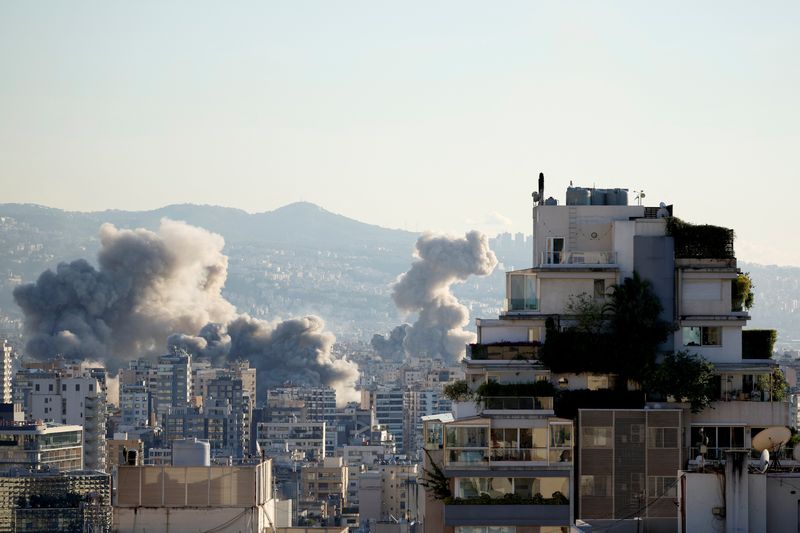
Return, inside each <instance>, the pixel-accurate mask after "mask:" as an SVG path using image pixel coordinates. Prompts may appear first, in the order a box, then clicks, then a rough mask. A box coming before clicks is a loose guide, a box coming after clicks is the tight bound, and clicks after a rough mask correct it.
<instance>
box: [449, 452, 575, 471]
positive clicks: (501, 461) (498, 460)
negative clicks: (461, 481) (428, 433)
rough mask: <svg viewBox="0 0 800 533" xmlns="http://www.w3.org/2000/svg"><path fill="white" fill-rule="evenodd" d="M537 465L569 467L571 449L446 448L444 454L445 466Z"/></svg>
mask: <svg viewBox="0 0 800 533" xmlns="http://www.w3.org/2000/svg"><path fill="white" fill-rule="evenodd" d="M528 463H537V464H538V465H542V466H544V465H547V466H565V467H567V466H570V465H571V464H572V449H571V448H556V447H551V448H488V447H487V448H448V449H447V453H446V454H445V466H446V467H449V468H453V467H474V466H481V467H486V468H489V467H491V466H521V465H524V464H528Z"/></svg>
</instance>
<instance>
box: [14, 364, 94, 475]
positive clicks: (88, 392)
mask: <svg viewBox="0 0 800 533" xmlns="http://www.w3.org/2000/svg"><path fill="white" fill-rule="evenodd" d="M26 377H27V379H28V380H29V384H30V386H31V391H30V393H29V396H28V405H27V416H28V418H29V419H30V420H44V421H48V422H57V423H60V424H71V425H76V426H82V427H83V453H84V467H85V468H88V469H91V470H105V458H106V444H105V436H106V418H107V415H106V395H105V392H104V390H103V387H102V384H101V382H100V381H98V380H97V379H96V378H93V377H89V376H76V377H64V376H62V375H60V374H59V373H52V372H35V373H29V374H27V375H26Z"/></svg>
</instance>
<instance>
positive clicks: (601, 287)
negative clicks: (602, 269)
mask: <svg viewBox="0 0 800 533" xmlns="http://www.w3.org/2000/svg"><path fill="white" fill-rule="evenodd" d="M605 295H606V280H604V279H596V280H594V297H595V298H604V297H605Z"/></svg>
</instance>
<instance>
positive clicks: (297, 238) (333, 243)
mask: <svg viewBox="0 0 800 533" xmlns="http://www.w3.org/2000/svg"><path fill="white" fill-rule="evenodd" d="M1 216H8V217H12V218H14V219H15V220H17V221H18V222H22V223H24V224H27V225H29V226H31V227H32V228H37V229H39V230H41V231H46V232H51V231H55V232H67V233H70V234H72V236H73V237H80V236H87V237H88V236H93V235H95V234H96V233H97V229H98V227H99V226H100V225H101V224H102V223H104V222H111V223H112V224H114V225H116V226H120V227H126V228H135V227H144V228H149V229H154V228H156V227H158V224H159V221H160V220H161V219H162V218H164V217H167V218H172V219H175V220H183V221H186V222H188V223H189V224H192V225H195V226H200V227H203V228H205V229H208V230H210V231H213V232H215V233H219V234H221V235H222V236H223V237H225V239H226V240H227V241H229V242H232V243H234V242H238V243H241V242H257V243H261V244H276V245H287V244H291V245H298V246H308V247H317V248H321V249H328V250H330V249H353V248H363V247H364V246H379V247H388V248H392V249H396V248H405V249H408V248H409V247H410V246H413V243H414V241H415V240H416V238H417V234H415V233H412V232H409V231H403V230H397V229H388V228H383V227H380V226H376V225H372V224H366V223H363V222H359V221H357V220H354V219H352V218H348V217H345V216H343V215H338V214H336V213H331V212H330V211H327V210H325V209H323V208H322V207H320V206H318V205H315V204H312V203H309V202H297V203H293V204H289V205H286V206H284V207H281V208H278V209H275V210H274V211H267V212H264V213H255V214H250V213H247V212H245V211H242V210H241V209H233V208H230V207H219V206H209V205H192V204H177V205H168V206H165V207H162V208H159V209H154V210H150V211H121V210H108V211H97V212H89V213H81V212H72V211H63V210H61V209H54V208H50V207H44V206H40V205H34V204H0V217H1Z"/></svg>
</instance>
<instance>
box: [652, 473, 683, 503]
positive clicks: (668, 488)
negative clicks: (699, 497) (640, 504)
mask: <svg viewBox="0 0 800 533" xmlns="http://www.w3.org/2000/svg"><path fill="white" fill-rule="evenodd" d="M647 495H648V496H649V497H650V498H659V497H661V496H666V497H668V498H675V497H676V496H677V495H678V489H677V483H676V480H675V478H674V477H671V476H649V477H648V478H647Z"/></svg>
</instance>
